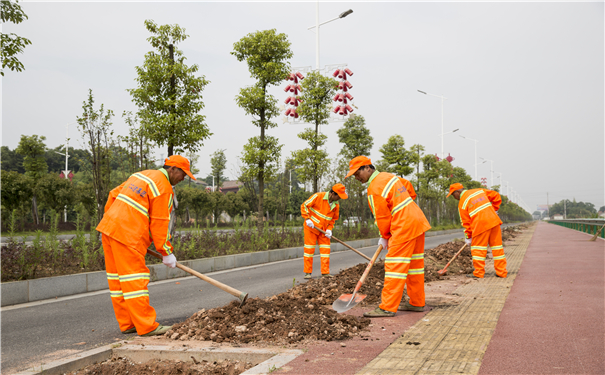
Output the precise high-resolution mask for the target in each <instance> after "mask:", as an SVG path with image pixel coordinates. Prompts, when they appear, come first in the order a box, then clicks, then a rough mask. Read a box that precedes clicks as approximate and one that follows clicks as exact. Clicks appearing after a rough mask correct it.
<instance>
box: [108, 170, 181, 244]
mask: <svg viewBox="0 0 605 375" xmlns="http://www.w3.org/2000/svg"><path fill="white" fill-rule="evenodd" d="M172 194H173V191H172V185H170V180H169V179H168V173H167V172H166V170H165V169H164V168H162V169H159V170H146V171H141V172H138V173H135V174H133V175H132V176H130V177H129V178H128V180H126V181H125V182H124V183H123V184H122V185H120V186H118V187H117V188H115V189H113V190H112V191H111V192H110V193H109V198H108V199H107V204H106V205H105V214H104V215H103V219H102V220H101V222H100V223H99V225H98V226H97V230H98V231H99V232H101V233H103V234H104V235H106V236H109V237H111V238H113V239H115V240H117V241H119V242H121V243H123V244H124V245H126V246H128V247H131V248H134V249H141V248H145V249H147V248H148V247H149V245H151V242H152V241H153V243H154V245H155V248H156V249H157V250H158V251H159V252H160V253H161V254H162V255H164V256H166V255H170V254H171V253H172V251H173V249H172V244H171V243H170V240H171V236H170V233H169V230H168V223H169V222H170V212H171V211H172Z"/></svg>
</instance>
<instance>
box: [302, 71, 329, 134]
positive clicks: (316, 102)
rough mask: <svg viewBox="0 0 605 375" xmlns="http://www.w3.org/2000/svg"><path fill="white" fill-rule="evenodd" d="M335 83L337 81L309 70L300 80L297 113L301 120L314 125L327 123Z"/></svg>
mask: <svg viewBox="0 0 605 375" xmlns="http://www.w3.org/2000/svg"><path fill="white" fill-rule="evenodd" d="M337 84H338V81H336V80H335V79H333V78H330V77H324V76H323V75H321V73H319V72H311V73H309V74H308V75H307V76H306V77H305V79H303V80H302V82H301V86H302V95H301V97H300V98H301V100H302V103H301V104H300V106H299V107H298V113H299V115H300V117H301V118H302V120H303V121H305V122H309V123H312V124H315V125H316V126H317V125H327V124H328V122H329V121H328V120H329V119H330V108H331V104H332V97H333V96H334V93H335V92H336V89H335V87H336V85H337Z"/></svg>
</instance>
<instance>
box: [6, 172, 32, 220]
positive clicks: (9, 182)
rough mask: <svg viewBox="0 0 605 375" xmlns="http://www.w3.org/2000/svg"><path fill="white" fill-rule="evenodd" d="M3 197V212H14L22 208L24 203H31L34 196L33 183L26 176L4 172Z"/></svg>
mask: <svg viewBox="0 0 605 375" xmlns="http://www.w3.org/2000/svg"><path fill="white" fill-rule="evenodd" d="M0 173H1V176H2V189H0V196H1V197H2V208H3V211H4V210H6V212H13V211H14V210H16V209H18V208H20V207H21V206H22V204H23V203H24V202H29V201H30V200H31V198H32V195H33V185H34V184H33V181H32V179H31V178H29V177H28V176H26V175H24V174H20V173H17V172H13V171H10V172H7V171H5V170H2V171H1V172H0Z"/></svg>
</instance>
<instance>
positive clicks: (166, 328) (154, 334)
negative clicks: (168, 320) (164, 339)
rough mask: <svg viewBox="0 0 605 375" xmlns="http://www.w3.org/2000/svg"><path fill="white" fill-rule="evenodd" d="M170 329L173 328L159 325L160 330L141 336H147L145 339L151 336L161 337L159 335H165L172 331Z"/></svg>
mask: <svg viewBox="0 0 605 375" xmlns="http://www.w3.org/2000/svg"><path fill="white" fill-rule="evenodd" d="M170 328H172V326H163V325H161V324H160V325H159V326H158V328H156V329H154V330H153V331H151V332H148V333H146V334H144V335H140V336H145V337H149V336H159V335H163V334H164V333H166V332H168V331H169V330H170Z"/></svg>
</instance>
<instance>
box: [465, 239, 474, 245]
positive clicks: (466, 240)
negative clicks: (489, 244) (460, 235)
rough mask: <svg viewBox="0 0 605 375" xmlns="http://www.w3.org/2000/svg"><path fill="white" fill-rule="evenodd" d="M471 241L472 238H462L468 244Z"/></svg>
mask: <svg viewBox="0 0 605 375" xmlns="http://www.w3.org/2000/svg"><path fill="white" fill-rule="evenodd" d="M471 242H473V239H472V238H467V239H465V240H464V243H465V244H467V245H470V244H471Z"/></svg>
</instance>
